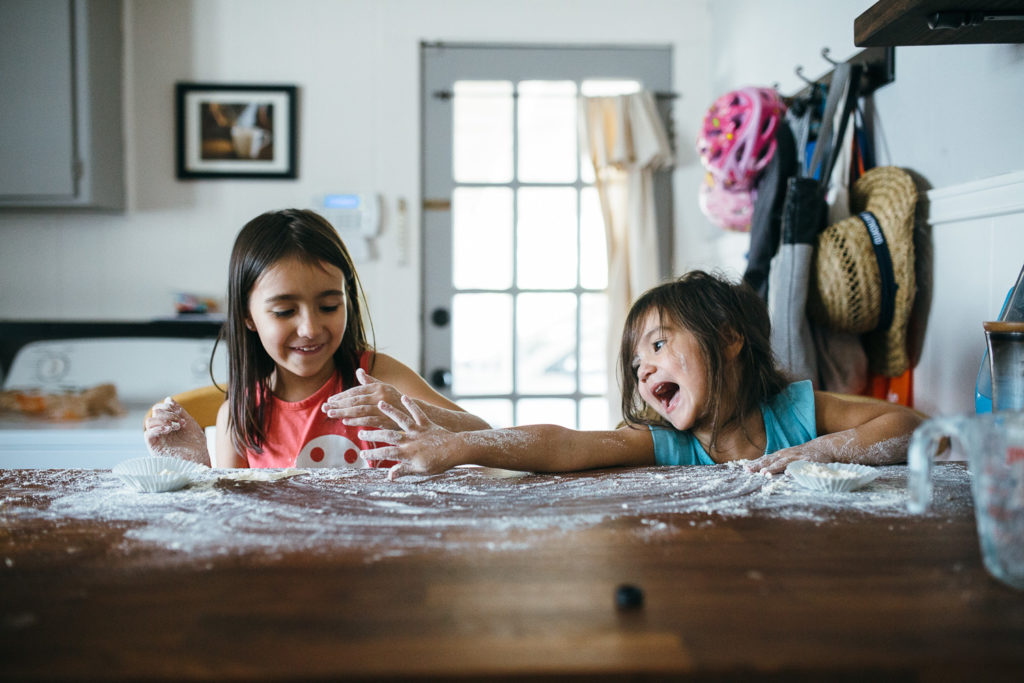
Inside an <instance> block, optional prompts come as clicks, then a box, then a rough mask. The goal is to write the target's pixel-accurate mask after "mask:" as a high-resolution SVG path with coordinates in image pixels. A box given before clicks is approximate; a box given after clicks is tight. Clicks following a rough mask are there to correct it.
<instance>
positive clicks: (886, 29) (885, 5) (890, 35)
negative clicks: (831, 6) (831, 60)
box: [853, 0, 1024, 47]
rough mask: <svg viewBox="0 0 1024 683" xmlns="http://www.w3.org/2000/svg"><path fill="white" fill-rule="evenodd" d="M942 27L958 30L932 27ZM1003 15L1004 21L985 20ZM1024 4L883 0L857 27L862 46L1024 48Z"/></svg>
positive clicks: (987, 0) (1007, 0)
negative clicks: (1014, 45) (937, 21)
mask: <svg viewBox="0 0 1024 683" xmlns="http://www.w3.org/2000/svg"><path fill="white" fill-rule="evenodd" d="M936 14H940V15H941V17H940V19H941V21H940V24H952V25H954V26H956V25H959V28H940V27H938V26H937V27H936V28H930V27H929V20H930V19H932V18H934V17H935V15H936ZM986 15H988V16H990V17H992V16H993V15H994V16H1001V17H1002V18H1001V19H995V18H988V19H986V18H984V17H985V16H986ZM1014 15H1016V16H1022V17H1024V0H880V2H876V3H875V4H874V5H872V6H871V7H869V8H868V9H867V10H865V11H864V13H863V14H861V15H860V16H859V17H857V19H856V20H854V22H853V42H854V44H855V45H857V46H858V47H889V46H894V45H966V44H972V43H1024V20H1020V19H1017V20H1013V19H1010V18H1009V17H1011V16H1014Z"/></svg>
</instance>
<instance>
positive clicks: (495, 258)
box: [422, 44, 672, 429]
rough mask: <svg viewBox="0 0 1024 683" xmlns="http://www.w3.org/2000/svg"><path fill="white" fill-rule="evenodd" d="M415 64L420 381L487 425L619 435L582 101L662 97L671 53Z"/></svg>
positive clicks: (426, 49)
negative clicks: (613, 420)
mask: <svg viewBox="0 0 1024 683" xmlns="http://www.w3.org/2000/svg"><path fill="white" fill-rule="evenodd" d="M422 59H423V74H424V77H423V112H424V128H423V198H424V199H423V208H424V212H423V216H424V219H423V228H424V229H423V239H424V242H423V259H424V261H423V278H424V283H423V284H424V286H423V293H424V302H423V303H424V311H425V315H424V331H423V332H424V334H423V344H424V346H423V354H424V358H423V368H424V371H425V375H426V377H427V379H428V380H429V381H430V382H431V383H432V384H433V385H434V386H435V387H437V388H438V389H439V390H441V391H443V392H445V393H446V394H447V395H449V396H450V397H452V398H453V399H454V400H455V401H456V402H458V403H459V404H460V405H462V406H463V407H464V408H466V409H467V410H469V411H471V412H474V413H476V414H478V415H480V416H481V417H483V418H484V419H486V420H488V421H489V422H491V424H493V425H495V426H510V425H513V424H530V423H537V422H544V423H554V424H561V425H564V426H567V427H572V428H580V429H603V428H608V427H610V426H613V425H609V424H608V401H607V398H606V394H607V392H608V382H609V381H611V382H614V381H615V378H608V377H607V375H606V371H605V367H606V365H605V359H606V357H607V355H608V354H609V353H614V352H616V350H615V349H612V350H609V349H607V348H606V344H605V328H606V317H607V316H606V311H605V295H604V290H605V287H606V284H607V256H606V251H605V237H604V228H603V224H602V221H601V215H600V209H599V206H598V202H597V195H596V191H595V190H594V188H593V169H592V168H591V167H590V165H589V162H587V161H586V160H583V159H581V154H580V150H579V148H578V144H577V141H578V133H577V97H578V96H579V95H581V94H582V95H610V94H621V93H625V92H634V91H636V90H639V89H641V88H644V89H647V90H651V91H653V92H656V93H668V92H669V91H670V90H671V81H672V79H671V51H670V49H669V48H667V47H665V48H661V47H658V48H629V47H625V48H621V47H620V48H601V47H598V48H584V47H536V46H531V47H526V46H523V47H516V46H482V45H447V44H424V45H423V46H422ZM667 107H668V103H667V101H663V107H662V109H663V110H664V111H665V112H667ZM669 209H670V207H669ZM669 253H670V250H666V252H665V257H666V258H665V259H663V268H665V266H664V264H667V263H668V255H669ZM666 270H667V269H666Z"/></svg>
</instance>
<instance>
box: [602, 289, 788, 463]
mask: <svg viewBox="0 0 1024 683" xmlns="http://www.w3.org/2000/svg"><path fill="white" fill-rule="evenodd" d="M652 311H656V312H657V313H658V315H660V316H661V317H662V318H663V319H667V320H670V321H671V322H672V323H673V324H675V325H678V326H679V327H682V328H685V329H686V330H689V331H690V333H691V334H693V336H694V337H695V338H696V339H697V343H698V344H699V345H700V348H701V351H702V352H703V354H704V358H705V359H706V363H707V367H706V369H705V372H706V377H705V379H706V380H707V386H708V397H709V401H710V405H709V406H707V408H708V410H707V414H708V415H709V416H710V417H711V425H712V436H711V443H712V445H713V444H714V443H715V441H716V439H717V437H718V430H719V428H720V427H722V426H723V425H722V424H721V418H722V415H723V412H724V411H723V410H722V395H723V389H724V388H725V387H726V385H727V377H728V374H729V372H731V371H732V368H730V367H727V360H726V358H725V353H724V350H725V347H726V346H728V343H729V342H730V341H732V340H733V339H735V338H736V337H740V338H741V339H742V340H743V347H742V349H741V350H740V353H739V355H738V356H737V357H736V359H735V361H734V362H735V363H736V366H735V369H736V371H738V372H737V378H738V383H737V392H736V393H737V395H736V396H735V397H733V399H734V400H735V402H736V404H735V412H731V414H732V415H733V416H734V417H743V416H746V415H748V414H750V411H752V410H755V409H757V408H758V407H759V406H760V405H761V403H762V402H764V401H767V400H768V399H769V398H771V397H773V396H775V395H776V394H777V393H779V392H780V391H782V390H783V389H784V388H785V387H786V385H787V384H788V383H789V380H788V379H787V378H786V376H785V375H784V374H783V372H782V371H781V370H780V369H779V367H778V364H777V363H776V360H775V356H774V354H773V353H772V348H771V319H770V318H769V317H768V309H767V307H766V306H765V303H764V301H762V300H761V298H760V297H759V296H758V295H757V293H756V292H755V291H754V290H753V289H752V288H751V287H750V285H748V284H746V283H745V282H739V283H733V282H731V281H729V280H728V279H727V278H726V277H725V276H723V275H721V274H717V273H715V274H713V273H707V272H705V271H702V270H694V271H691V272H689V273H687V274H686V275H683V276H682V277H680V278H679V279H678V280H675V281H673V282H667V283H665V284H662V285H658V286H657V287H654V288H652V289H650V290H648V291H647V292H645V293H644V294H643V295H641V296H640V298H639V299H637V300H636V302H635V303H634V304H633V306H632V308H630V310H629V314H628V315H627V316H626V323H625V325H624V326H623V330H622V343H621V345H620V347H619V378H620V382H621V386H622V417H623V420H624V421H625V422H626V424H628V425H641V424H645V425H661V426H671V425H669V424H668V423H667V422H666V421H665V420H664V419H662V418H661V416H660V415H656V414H653V415H652V411H650V410H648V409H647V404H646V403H645V402H644V400H643V398H641V396H640V392H639V390H638V379H637V375H636V370H635V368H634V367H633V357H634V355H635V354H636V346H637V342H638V341H639V339H640V336H641V335H642V334H643V329H641V326H642V325H643V324H644V321H645V320H646V319H647V316H648V314H649V313H651V312H652Z"/></svg>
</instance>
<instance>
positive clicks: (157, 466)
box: [112, 455, 203, 493]
mask: <svg viewBox="0 0 1024 683" xmlns="http://www.w3.org/2000/svg"><path fill="white" fill-rule="evenodd" d="M202 468H203V466H202V465H200V464H198V463H194V462H190V461H188V460H182V459H181V458H170V457H167V456H164V455H152V456H149V457H145V458H133V459H132V460H125V461H124V462H119V463H117V464H116V465H114V469H113V470H112V471H113V473H114V474H115V475H117V477H118V478H119V479H120V480H121V481H123V482H124V483H125V484H126V485H127V486H128V487H129V488H132V489H134V490H136V491H139V492H141V493H161V492H163V491H177V490H178V489H180V488H184V487H185V486H188V484H189V483H191V482H192V478H193V476H194V475H196V474H198V473H199V471H200V470H201V469H202Z"/></svg>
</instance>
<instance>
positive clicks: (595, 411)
mask: <svg viewBox="0 0 1024 683" xmlns="http://www.w3.org/2000/svg"><path fill="white" fill-rule="evenodd" d="M615 427H616V425H614V424H609V420H608V399H607V398H605V397H603V396H602V397H601V398H585V399H583V400H581V401H580V427H579V428H580V429H598V430H605V429H615Z"/></svg>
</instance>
